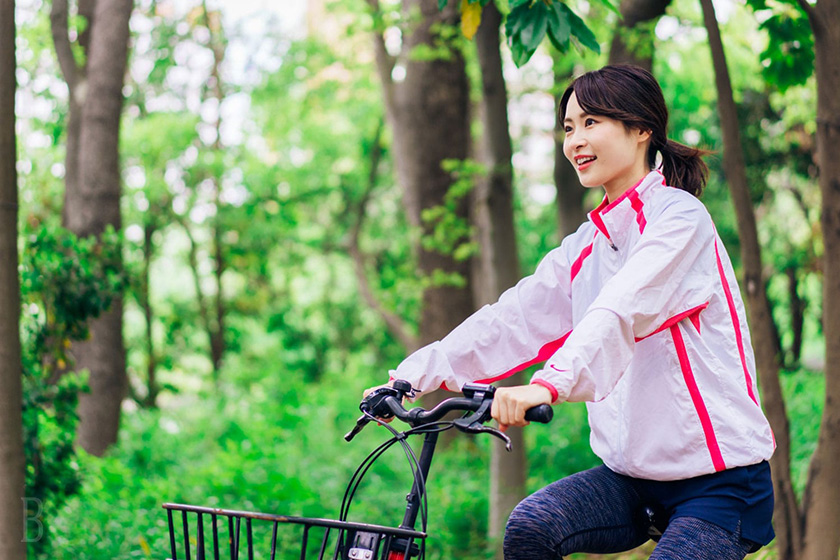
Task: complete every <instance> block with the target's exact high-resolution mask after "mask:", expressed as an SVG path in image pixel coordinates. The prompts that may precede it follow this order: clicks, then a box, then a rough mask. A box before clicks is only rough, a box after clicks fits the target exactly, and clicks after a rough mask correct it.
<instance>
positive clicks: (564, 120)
mask: <svg viewBox="0 0 840 560" xmlns="http://www.w3.org/2000/svg"><path fill="white" fill-rule="evenodd" d="M591 116H593V115H590V114H589V113H587V112H586V111H581V113H580V117H591ZM571 121H572V119H571V117H566V118H565V119H563V124H565V123H567V122H571Z"/></svg>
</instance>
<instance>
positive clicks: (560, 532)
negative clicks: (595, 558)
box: [504, 467, 647, 560]
mask: <svg viewBox="0 0 840 560" xmlns="http://www.w3.org/2000/svg"><path fill="white" fill-rule="evenodd" d="M640 507H641V500H640V498H639V496H638V494H637V493H636V491H635V490H634V489H633V487H632V486H631V484H630V483H629V481H628V480H627V479H626V478H625V477H621V476H619V475H617V474H615V473H613V472H612V471H610V470H609V469H607V468H606V467H597V468H594V469H590V470H588V471H583V472H580V473H577V474H574V475H572V476H570V477H567V478H564V479H562V480H559V481H557V482H555V483H553V484H550V485H548V486H546V487H545V488H543V489H542V490H539V491H538V492H536V493H534V494H532V495H531V496H529V497H528V498H526V499H525V500H523V501H522V502H521V503H520V504H519V505H518V506H516V508H515V509H514V510H513V513H511V515H510V519H509V520H508V525H507V529H506V531H505V543H504V549H505V559H506V560H549V559H559V558H562V557H563V556H565V555H568V554H571V553H572V552H595V553H608V552H620V551H624V550H629V549H631V548H635V547H636V546H639V545H640V544H642V543H643V542H645V541H646V540H647V535H646V534H645V533H644V532H643V531H642V530H640V528H639V526H638V523H637V522H636V518H635V515H634V514H635V512H637V511H638V510H639V508H640Z"/></svg>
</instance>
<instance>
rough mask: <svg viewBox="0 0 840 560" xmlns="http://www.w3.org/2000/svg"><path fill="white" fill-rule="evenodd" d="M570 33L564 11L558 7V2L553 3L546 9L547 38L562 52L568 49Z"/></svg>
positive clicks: (569, 26)
mask: <svg viewBox="0 0 840 560" xmlns="http://www.w3.org/2000/svg"><path fill="white" fill-rule="evenodd" d="M571 34H572V27H571V25H569V17H568V15H567V13H566V11H565V10H563V9H562V8H560V4H559V3H557V2H555V3H553V4H552V5H551V9H550V10H549V11H548V39H549V40H550V41H551V44H552V45H554V48H555V49H557V50H558V51H560V52H563V53H564V52H566V51H567V50H568V49H569V37H571Z"/></svg>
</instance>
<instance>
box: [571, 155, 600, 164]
mask: <svg viewBox="0 0 840 560" xmlns="http://www.w3.org/2000/svg"><path fill="white" fill-rule="evenodd" d="M575 161H576V162H577V164H578V165H583V164H584V163H589V162H590V161H595V156H586V157H581V158H576V159H575Z"/></svg>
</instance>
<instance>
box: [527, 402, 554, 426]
mask: <svg viewBox="0 0 840 560" xmlns="http://www.w3.org/2000/svg"><path fill="white" fill-rule="evenodd" d="M552 418H554V409H553V408H551V405H547V404H541V405H537V406H535V407H534V408H531V409H528V410H527V411H526V412H525V420H527V421H528V422H539V423H540V424H548V423H549V422H551V419H552Z"/></svg>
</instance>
